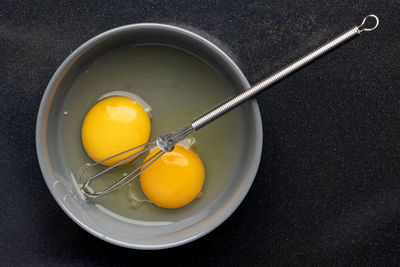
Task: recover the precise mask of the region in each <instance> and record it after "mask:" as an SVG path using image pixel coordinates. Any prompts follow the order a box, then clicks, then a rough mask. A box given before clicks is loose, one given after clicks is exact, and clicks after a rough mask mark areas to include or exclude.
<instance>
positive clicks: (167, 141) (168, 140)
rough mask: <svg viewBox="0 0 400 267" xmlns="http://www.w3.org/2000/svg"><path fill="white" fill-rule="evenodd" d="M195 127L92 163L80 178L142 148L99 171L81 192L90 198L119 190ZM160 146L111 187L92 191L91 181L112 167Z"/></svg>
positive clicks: (170, 149) (187, 127) (85, 184)
mask: <svg viewBox="0 0 400 267" xmlns="http://www.w3.org/2000/svg"><path fill="white" fill-rule="evenodd" d="M193 130H194V129H193V127H192V126H191V125H189V126H186V127H184V128H182V129H180V130H178V131H176V132H173V133H170V134H167V135H162V136H159V137H158V138H157V139H155V140H153V141H150V142H148V143H146V144H143V145H140V146H137V147H134V148H132V149H129V150H126V151H124V152H121V153H118V154H116V155H114V156H111V157H109V158H106V159H103V160H101V161H98V162H96V163H93V164H90V165H89V166H87V167H85V168H84V169H83V170H82V172H81V173H80V175H79V180H81V179H82V176H83V175H84V174H85V173H86V172H87V171H88V170H89V169H90V168H92V167H94V166H97V165H100V164H102V163H103V162H105V161H107V160H110V159H113V158H115V157H119V156H121V155H124V154H127V153H129V152H132V151H135V150H138V149H142V150H140V151H138V152H136V153H134V154H132V155H130V156H129V157H127V158H125V159H123V160H121V161H119V162H117V163H115V164H114V165H111V166H110V167H108V168H107V169H105V170H103V171H101V172H99V173H98V174H96V175H94V176H92V177H90V178H89V179H88V180H87V182H86V183H84V184H83V186H82V187H81V192H82V193H83V194H84V195H85V196H86V197H87V198H89V199H95V198H98V197H100V196H102V195H105V194H108V193H110V192H112V191H114V190H117V189H118V188H120V187H122V186H124V185H126V184H127V183H129V182H130V181H132V180H133V179H135V178H136V177H137V176H139V175H140V174H141V173H142V172H143V171H144V170H145V169H147V168H148V167H149V166H150V165H151V164H153V162H154V161H156V160H157V159H159V158H160V157H161V156H162V155H164V154H165V153H166V152H170V151H172V150H173V149H174V147H175V145H176V144H177V143H178V142H179V141H181V140H182V139H184V138H185V137H186V136H187V135H189V134H190V133H191V132H193ZM156 147H159V148H160V151H158V152H157V153H155V154H154V155H153V156H151V157H150V158H149V159H148V160H146V161H145V162H143V163H142V164H141V165H140V166H139V167H137V168H136V169H135V170H133V171H132V172H130V173H129V174H127V175H125V176H124V177H123V178H122V179H121V180H119V181H118V182H116V183H114V184H113V185H112V186H110V187H109V188H107V189H106V190H104V191H101V192H90V189H89V185H90V183H91V182H92V181H93V180H94V179H96V178H98V177H99V176H101V175H103V174H105V173H106V172H109V171H111V170H112V169H114V168H116V167H118V166H121V165H122V164H124V163H125V162H128V161H129V160H131V159H133V158H136V157H139V156H140V155H142V154H144V153H146V152H148V151H150V150H152V149H153V148H156Z"/></svg>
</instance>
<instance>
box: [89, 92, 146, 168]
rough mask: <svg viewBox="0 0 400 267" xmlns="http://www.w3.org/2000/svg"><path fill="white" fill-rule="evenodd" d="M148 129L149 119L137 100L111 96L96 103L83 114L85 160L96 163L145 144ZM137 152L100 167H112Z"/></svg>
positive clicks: (114, 159)
mask: <svg viewBox="0 0 400 267" xmlns="http://www.w3.org/2000/svg"><path fill="white" fill-rule="evenodd" d="M150 130H151V125H150V118H149V116H148V114H147V113H146V111H145V110H144V109H143V107H142V106H141V105H140V104H139V103H138V102H137V101H135V100H133V99H130V98H128V97H124V96H112V97H108V98H105V99H103V100H101V101H99V102H98V103H97V104H96V105H94V106H93V107H92V108H91V109H90V110H89V112H88V113H87V114H86V116H85V119H84V121H83V124H82V142H83V146H84V148H85V150H86V152H87V154H88V155H89V157H90V158H91V159H93V160H94V161H100V160H103V159H106V158H108V157H111V156H113V155H115V154H118V153H121V152H123V151H126V150H128V149H131V148H134V147H136V146H139V145H142V144H144V143H146V142H148V140H149V137H150ZM140 150H141V149H137V150H135V151H131V152H129V153H126V154H123V155H120V156H118V157H115V158H113V159H110V160H107V161H105V162H103V163H102V164H103V165H106V166H110V165H113V164H115V163H117V162H118V161H121V160H123V159H125V158H126V157H128V156H130V155H132V154H134V153H137V152H139V151H140ZM133 159H134V158H132V159H130V160H128V161H127V162H125V163H128V162H130V161H132V160H133Z"/></svg>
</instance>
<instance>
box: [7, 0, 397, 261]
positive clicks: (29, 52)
mask: <svg viewBox="0 0 400 267" xmlns="http://www.w3.org/2000/svg"><path fill="white" fill-rule="evenodd" d="M350 2H351V4H349V3H350ZM369 13H375V14H376V15H378V16H379V17H380V19H381V25H380V27H379V28H378V29H377V30H376V31H375V32H373V33H369V34H365V35H363V36H361V37H358V38H357V39H356V40H353V41H351V42H348V43H346V44H345V45H344V46H342V47H341V48H339V49H337V50H335V51H333V52H331V53H329V54H328V55H327V56H325V57H324V58H321V59H320V60H318V61H317V62H315V63H314V64H312V65H310V66H308V67H307V69H303V70H301V71H299V72H297V73H296V74H295V75H293V76H291V77H290V78H288V79H286V80H284V81H282V82H280V83H279V84H277V85H276V86H274V87H273V88H271V89H270V90H268V91H266V92H265V93H263V94H261V95H259V96H258V97H257V100H258V102H259V105H260V109H261V112H262V118H263V124H264V147H263V155H262V161H261V165H260V169H259V172H258V175H257V177H256V180H255V182H254V184H253V186H252V188H251V190H250V192H249V194H248V195H247V197H246V198H245V200H244V201H243V203H242V204H241V205H240V207H239V208H238V209H237V211H236V212H235V213H234V214H233V215H232V216H231V217H230V218H229V219H228V220H227V221H226V222H225V223H223V224H222V225H221V226H220V227H219V228H217V229H216V230H214V231H213V232H211V233H210V234H208V235H207V236H205V237H203V238H201V239H199V240H197V241H195V242H193V243H190V244H188V245H185V246H182V247H177V248H173V249H168V250H162V251H137V250H129V249H124V248H120V247H117V246H113V245H111V244H108V243H105V242H103V241H100V240H98V239H97V238H95V237H93V236H91V235H90V234H88V233H87V232H85V231H84V230H82V229H81V228H80V227H79V226H77V225H76V224H75V223H73V222H72V221H71V220H70V219H69V218H68V217H67V215H65V214H64V212H63V211H62V210H61V209H60V208H59V207H58V205H57V204H56V202H55V201H54V200H53V198H52V196H51V195H50V193H49V191H48V189H47V187H46V185H45V182H44V180H43V179H42V176H41V172H40V170H39V166H38V162H37V159H36V151H35V142H34V140H35V139H34V133H35V120H36V114H37V110H38V107H39V103H40V99H41V96H42V94H43V92H44V90H45V88H46V86H47V83H48V81H49V80H50V78H51V76H52V75H53V73H54V72H55V70H56V69H57V67H58V66H59V65H60V64H61V62H62V61H63V60H64V59H65V58H66V57H67V56H68V55H69V54H70V53H71V51H73V50H74V49H76V48H77V47H78V46H79V45H80V44H82V43H83V42H85V41H86V40H88V39H89V38H91V37H93V36H95V35H97V34H99V33H101V32H103V31H105V30H108V29H111V28H114V27H117V26H121V25H125V24H130V23H136V22H161V23H170V24H175V25H180V26H183V27H186V28H189V29H197V30H196V31H198V32H200V33H202V34H203V35H204V34H205V35H206V36H211V38H212V39H213V40H218V41H216V42H217V43H218V44H219V45H221V46H222V47H223V49H224V50H225V51H227V52H228V53H229V54H230V55H232V57H233V58H234V59H235V61H236V62H237V63H238V64H239V66H240V67H241V68H242V70H243V72H244V73H245V75H246V76H247V77H248V79H249V81H250V83H254V82H256V81H258V80H259V79H261V78H263V77H264V76H265V75H266V74H269V73H271V72H272V71H274V70H276V69H277V68H279V67H281V66H283V65H285V64H287V63H289V62H290V61H291V60H293V59H296V58H297V57H299V56H301V55H303V54H304V53H306V52H308V51H309V50H311V49H312V48H314V47H316V46H317V45H319V44H321V43H323V42H325V41H327V40H328V39H330V38H331V37H333V36H335V35H336V34H339V33H341V32H343V31H344V30H346V29H347V28H349V27H350V26H353V25H355V24H358V23H359V22H360V21H361V19H362V18H363V17H364V16H365V15H367V14H369ZM399 31H400V3H399V2H398V1H397V0H382V1H381V0H379V1H378V0H373V1H372V0H371V1H316V0H313V1H274V0H272V1H118V2H114V1H21V2H17V1H7V0H3V1H1V2H0V62H1V66H2V68H1V71H0V81H1V82H0V99H1V105H0V153H1V157H0V170H1V186H0V205H1V206H0V207H1V210H0V262H1V264H2V266H10V265H13V266H21V265H23V266H26V265H34V266H55V265H64V264H66V265H71V266H83V265H85V266H86V265H96V266H101V265H107V264H112V265H132V264H138V263H139V262H142V263H149V264H150V263H156V262H157V263H160V264H165V263H167V262H170V263H173V264H175V265H177V266H181V265H182V266H207V265H215V266H224V265H226V266H236V265H241V266H258V265H274V266H276V265H286V264H288V265H295V264H296V265H327V264H329V265H350V264H351V265H360V266H366V265H382V264H386V265H388V266H396V265H399V264H400V78H399V74H400V34H399Z"/></svg>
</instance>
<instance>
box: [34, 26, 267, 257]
mask: <svg viewBox="0 0 400 267" xmlns="http://www.w3.org/2000/svg"><path fill="white" fill-rule="evenodd" d="M135 29H161V30H166V31H172V32H175V33H178V34H183V35H186V36H188V37H190V38H192V39H196V41H198V42H200V43H202V44H203V45H206V46H207V47H208V48H209V49H211V50H214V51H215V52H216V53H217V54H218V55H219V56H220V57H222V58H224V60H225V61H226V62H228V63H229V64H230V65H231V67H232V69H233V70H234V72H235V75H236V76H237V77H238V78H239V79H240V81H241V82H242V83H244V84H246V86H247V88H250V84H249V82H248V81H247V79H246V77H245V76H244V74H243V73H242V71H241V70H240V68H239V67H238V66H237V65H236V63H235V62H234V61H233V60H232V59H231V58H230V57H229V56H228V55H227V54H226V53H225V52H224V51H222V50H221V49H220V48H219V47H217V46H216V45H215V44H213V43H212V42H211V41H209V40H207V39H205V38H204V37H202V36H200V35H198V34H197V33H194V32H192V31H189V30H187V29H184V28H181V27H177V26H174V25H169V24H161V23H136V24H128V25H124V26H120V27H117V28H113V29H110V30H108V31H105V32H103V33H100V34H98V35H96V36H95V37H93V38H91V39H89V40H88V41H86V42H85V43H83V44H82V45H81V46H79V47H78V48H77V49H75V50H74V51H73V52H72V53H71V54H70V55H69V56H68V57H67V58H66V59H65V60H64V61H63V62H62V64H61V65H60V66H59V67H58V68H57V70H56V72H55V73H54V74H53V76H52V78H51V80H50V81H49V83H48V85H47V88H46V90H45V92H44V94H43V96H42V100H41V102H40V106H39V111H38V115H37V121H36V152H37V157H38V161H39V165H40V169H41V172H42V175H43V178H44V180H45V182H46V184H47V187H48V188H49V190H50V192H51V194H52V196H53V198H54V199H55V200H56V202H57V203H58V205H59V206H60V207H61V209H62V210H63V211H64V212H65V213H66V214H67V215H68V216H69V217H70V218H71V219H72V220H73V221H74V222H75V223H76V224H78V225H79V226H80V227H82V228H83V229H85V230H86V231H87V232H89V233H91V234H92V235H94V236H96V237H98V238H100V239H102V240H104V241H106V242H109V243H112V244H114V245H118V246H122V247H126V248H134V249H144V250H155V249H166V248H171V247H176V246H180V245H183V244H186V243H189V242H191V241H194V240H196V239H198V238H200V237H202V236H204V235H206V234H208V233H209V232H211V231H212V230H214V229H215V228H217V227H218V226H219V225H221V224H222V223H223V222H224V221H225V220H226V219H227V218H228V217H229V216H231V215H232V213H233V212H234V211H235V210H236V209H237V208H238V206H239V205H240V203H241V202H242V201H243V199H244V197H245V196H246V195H247V193H248V191H249V189H250V187H251V185H252V184H253V181H254V178H255V176H256V174H257V171H258V167H259V164H260V160H261V152H262V144H263V129H262V120H261V114H260V110H259V107H258V104H257V101H256V100H255V99H253V100H250V101H249V103H250V104H251V109H252V111H253V112H254V119H255V128H256V129H255V135H256V139H257V140H256V143H257V146H256V147H255V153H254V158H255V160H253V162H252V166H251V167H250V170H251V171H250V173H249V177H250V179H249V182H248V183H247V184H245V186H244V188H243V190H242V191H241V194H240V195H239V196H238V197H236V198H235V199H234V201H233V202H232V203H231V204H230V206H229V207H228V208H227V209H226V210H225V211H224V212H223V213H222V215H221V216H220V217H218V218H217V220H215V221H214V222H213V223H212V224H209V225H207V226H206V227H205V228H203V229H202V230H201V231H200V232H199V233H197V234H195V235H191V236H189V237H187V238H185V239H181V240H179V241H176V242H169V243H162V244H151V245H148V244H135V243H128V242H125V241H121V240H117V239H114V238H110V237H107V236H106V235H105V234H102V233H100V232H98V231H96V230H94V229H92V228H91V227H90V226H88V225H87V224H86V223H85V222H83V221H81V220H80V219H78V218H77V217H76V216H75V215H74V214H73V213H72V212H70V211H69V209H68V208H67V207H66V206H65V205H64V204H63V202H62V201H61V200H60V198H59V197H58V196H57V193H56V190H55V189H54V187H53V185H52V184H51V181H50V178H49V177H50V176H51V172H50V171H49V169H51V166H50V164H49V162H47V161H46V160H45V157H44V153H45V152H44V149H43V142H42V134H43V131H42V129H43V124H44V123H46V122H45V121H44V116H45V111H46V107H47V105H49V104H50V103H49V99H50V97H51V96H52V94H53V93H54V92H53V91H54V89H55V88H56V84H57V81H58V80H59V78H60V76H61V75H62V73H63V72H64V71H65V69H66V68H67V67H68V66H69V65H70V64H71V63H72V62H73V61H74V59H75V58H76V57H77V56H79V55H80V54H81V53H83V52H85V50H87V49H89V48H90V47H91V46H92V45H94V44H96V43H98V42H101V41H103V40H104V39H107V38H110V37H112V36H114V35H116V34H118V33H121V32H125V31H131V30H135Z"/></svg>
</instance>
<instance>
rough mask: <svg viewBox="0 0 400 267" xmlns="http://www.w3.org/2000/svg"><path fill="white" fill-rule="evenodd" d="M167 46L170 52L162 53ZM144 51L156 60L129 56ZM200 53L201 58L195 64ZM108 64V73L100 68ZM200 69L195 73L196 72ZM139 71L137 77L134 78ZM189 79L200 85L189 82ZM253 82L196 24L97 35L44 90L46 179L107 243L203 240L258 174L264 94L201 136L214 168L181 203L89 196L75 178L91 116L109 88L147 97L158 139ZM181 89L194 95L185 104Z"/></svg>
mask: <svg viewBox="0 0 400 267" xmlns="http://www.w3.org/2000/svg"><path fill="white" fill-rule="evenodd" d="M160 51H163V52H162V53H161V54H160V55H155V56H154V54H155V53H156V54H157V53H159V52H160ZM130 57H131V58H130ZM139 57H144V58H145V59H146V58H148V61H147V62H148V64H146V66H143V68H136V69H135V68H134V67H131V66H130V65H129V62H131V61H132V62H133V61H134V60H135V58H136V59H138V58H139ZM118 58H124V59H125V60H118ZM177 58H179V60H178V61H176V59H177ZM192 61H193V62H194V64H192V65H190V64H189V65H185V64H187V62H192ZM110 62H111V63H110ZM96 64H97V65H96ZM107 64H108V65H107ZM152 64H153V65H152ZM163 64H164V65H163ZM107 66H108V67H107ZM160 66H164V67H160ZM187 66H194V67H187ZM96 68H97V70H96ZM99 68H101V70H102V71H103V72H104V75H99V73H101V71H100V72H99V70H98V69H99ZM190 68H192V69H191V70H190V71H191V72H190V71H189V72H186V71H188V70H187V69H190ZM126 69H128V70H129V71H125V70H126ZM183 71H185V73H182V72H183ZM88 73H90V74H92V73H93V75H94V76H93V77H91V76H90V74H88ZM135 75H137V76H136V77H137V78H136V79H135V78H132V77H134V76H135ZM146 75H147V76H148V77H147V76H146ZM103 76H104V77H103ZM144 76H146V77H147V78H146V77H144ZM96 77H98V78H96ZM143 77H144V78H143ZM162 77H164V79H163V78H162ZM210 80H213V81H214V83H210ZM171 81H172V83H171V84H170V83H169V82H171ZM96 82H97V84H96ZM85 84H86V85H85ZM189 87H190V88H192V90H191V91H190V90H187V88H189ZM248 87H249V84H248V82H247V80H246V79H245V77H244V76H243V74H242V73H241V72H240V70H239V69H238V67H237V66H236V65H235V64H234V63H233V62H232V61H231V60H230V59H229V57H228V56H227V55H226V54H224V53H223V52H222V51H221V50H220V49H218V48H217V47H215V46H214V45H213V44H212V43H210V42H209V41H207V40H205V39H203V38H202V37H200V36H198V35H196V34H194V33H191V32H189V31H186V30H183V29H180V28H177V27H173V26H168V25H161V24H136V25H128V26H124V27H120V28H117V29H114V30H111V31H108V32H106V33H103V34H101V35H99V36H96V37H95V38H93V39H91V40H89V41H88V42H86V43H85V44H83V45H82V46H81V47H79V48H78V49H77V50H76V51H75V52H74V53H72V54H71V55H70V56H69V57H68V58H67V59H66V60H65V61H64V63H63V64H62V65H61V66H60V68H59V69H58V70H57V72H56V73H55V74H54V76H53V78H52V80H51V81H50V83H49V86H48V88H47V90H46V92H45V95H44V97H43V100H42V103H41V107H40V110H39V116H38V123H37V150H38V157H39V162H40V165H41V169H42V172H43V175H44V178H45V180H46V183H47V185H48V186H49V189H50V191H51V192H52V194H53V196H54V198H55V199H56V200H57V202H58V203H59V204H60V206H61V207H62V208H63V209H64V211H65V212H66V213H67V214H68V215H69V216H70V217H71V218H72V219H73V220H74V221H75V222H77V223H78V224H79V225H81V226H82V227H83V228H84V229H86V230H88V231H89V232H90V233H92V234H94V235H96V236H98V237H100V238H102V239H104V240H106V241H109V242H112V243H114V244H117V245H121V246H126V247H131V248H141V249H157V248H165V247H171V246H176V245H179V244H183V243H186V242H189V241H191V240H194V239H196V238H198V237H200V236H202V235H204V234H205V233H207V232H209V231H211V230H212V229H214V228H215V227H217V226H218V225H219V224H220V223H222V222H223V221H224V220H225V219H226V218H227V217H228V216H229V215H230V214H231V213H232V212H233V211H234V210H235V209H236V207H237V206H238V205H239V204H240V202H241V201H242V199H243V198H244V196H245V195H246V193H247V191H248V189H249V187H250V185H251V183H252V181H253V179H254V177H255V174H256V171H257V168H258V164H259V161H260V155H261V147H262V128H261V119H260V114H259V110H258V107H257V104H256V102H255V101H251V102H248V103H246V104H244V105H242V106H241V107H239V108H237V109H236V110H234V111H233V112H231V113H230V114H227V115H226V116H224V117H223V118H221V119H219V120H218V121H216V122H214V123H213V124H212V125H209V126H206V127H205V128H204V129H201V130H200V131H199V132H197V133H195V134H194V137H195V138H196V140H197V141H198V144H197V147H196V148H197V149H196V152H198V153H199V154H200V156H202V159H203V161H204V163H205V166H206V182H205V185H204V190H203V194H202V196H201V198H199V199H198V200H195V201H194V202H193V203H191V204H190V205H188V206H187V207H184V208H181V209H176V210H164V209H160V208H157V207H150V208H149V209H147V210H146V211H144V210H141V209H140V208H139V209H135V208H132V207H130V206H129V201H128V200H127V198H126V199H125V198H116V197H115V196H113V195H112V194H110V195H109V196H107V197H105V198H104V199H101V200H100V199H99V201H97V202H91V203H88V202H85V201H84V200H83V198H82V195H81V194H80V192H79V190H78V185H77V183H76V179H75V177H76V176H77V173H78V172H79V166H80V165H79V164H82V166H83V164H84V163H86V162H88V159H87V156H86V154H85V153H84V150H83V147H82V144H81V142H80V126H81V123H82V120H83V118H84V116H85V114H86V112H87V110H88V109H89V108H90V107H91V106H92V105H93V104H94V103H95V102H96V100H97V99H98V97H100V96H101V95H103V94H105V93H108V92H109V91H131V92H133V93H135V94H138V95H140V96H141V97H143V96H145V101H146V102H150V104H151V105H152V107H153V111H154V114H152V115H153V118H152V123H153V125H154V128H153V129H152V137H156V136H158V135H159V134H165V133H168V132H170V131H172V130H175V129H179V128H181V127H182V126H185V125H186V124H188V123H190V121H192V120H193V119H195V118H196V116H198V115H201V114H202V113H203V112H205V111H207V110H208V109H210V108H212V107H213V106H215V105H216V104H218V103H221V102H222V101H223V100H225V99H226V98H227V97H229V96H232V95H235V94H237V93H239V92H240V91H242V90H243V89H244V88H248ZM135 88H136V89H135ZM179 88H180V89H179ZM157 90H158V91H157ZM177 97H186V98H187V100H188V101H187V102H183V101H180V102H178V103H176V102H174V101H176V98H177ZM162 110H166V111H165V112H162ZM164 117H165V118H164ZM168 117H173V119H172V120H171V119H168ZM210 151H211V152H210ZM204 155H206V157H203V156H204ZM221 159H224V160H221ZM123 190H128V187H126V188H124V189H123ZM121 192H123V191H121ZM119 196H124V195H123V194H119ZM112 201H114V202H115V203H117V205H114V207H115V209H110V208H109V207H108V206H107V203H108V202H112ZM119 201H120V202H119ZM118 203H119V204H120V205H118Z"/></svg>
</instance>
